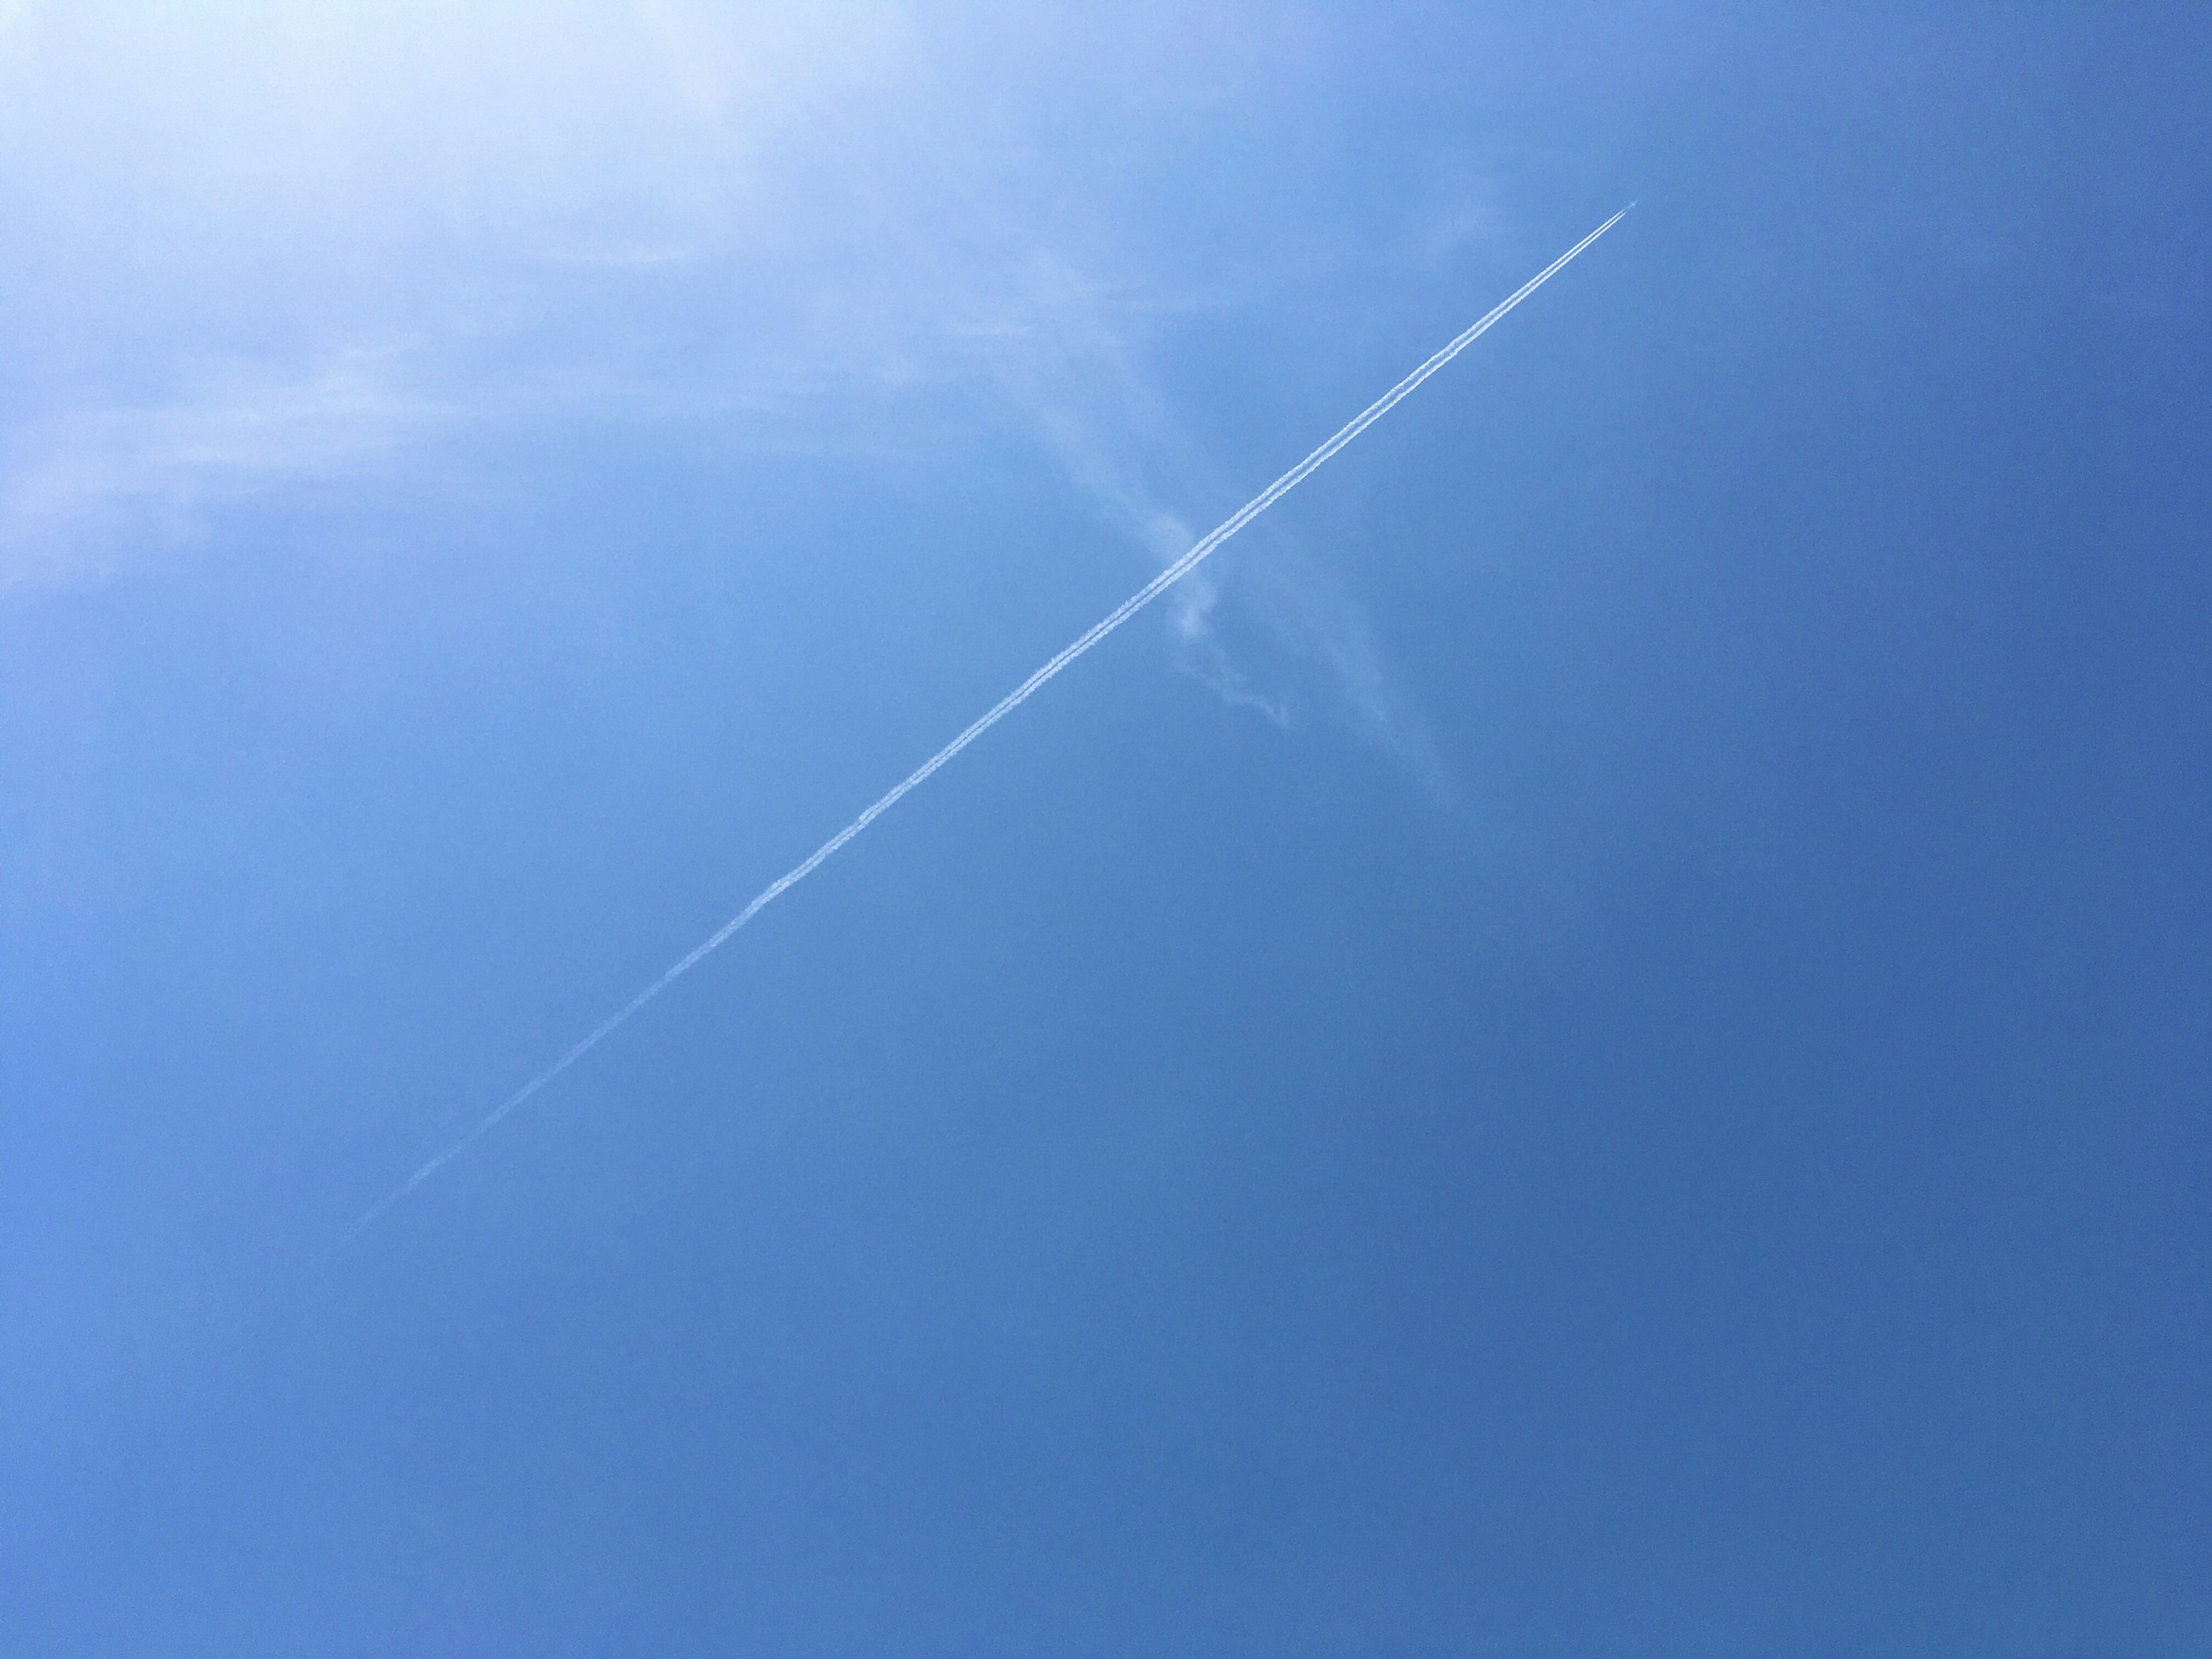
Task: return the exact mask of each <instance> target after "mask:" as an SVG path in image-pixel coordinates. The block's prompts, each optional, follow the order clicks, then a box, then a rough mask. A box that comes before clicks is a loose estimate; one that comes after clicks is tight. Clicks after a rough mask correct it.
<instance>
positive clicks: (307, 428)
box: [0, 350, 449, 587]
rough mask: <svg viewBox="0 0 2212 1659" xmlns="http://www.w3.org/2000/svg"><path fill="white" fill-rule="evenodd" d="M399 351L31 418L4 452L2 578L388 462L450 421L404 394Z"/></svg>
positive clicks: (33, 577)
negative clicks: (150, 401)
mask: <svg viewBox="0 0 2212 1659" xmlns="http://www.w3.org/2000/svg"><path fill="white" fill-rule="evenodd" d="M391 356H392V354H390V353H378V352H370V351H365V350H355V351H348V352H341V353H337V354H334V355H332V356H328V357H325V359H323V360H322V361H320V362H317V363H315V364H313V365H311V366H310V367H309V368H307V370H306V371H305V372H304V373H303V374H299V375H296V376H294V377H289V378H277V377H275V376H272V375H271V374H269V373H267V372H266V371H263V370H259V369H257V368H252V367H248V366H233V367H232V368H228V369H227V370H225V371H223V372H222V373H220V374H215V375H213V376H210V379H209V380H207V381H206V382H204V384H202V385H201V386H197V387H194V388H192V389H191V391H190V392H187V393H185V395H184V396H182V397H180V398H176V399H173V400H172V401H169V402H167V403H166V404H159V405H156V406H153V407H149V408H137V409H133V408H106V409H91V410H82V409H80V410H64V411H60V412H56V413H52V414H48V415H46V416H43V417H42V418H35V419H31V420H26V421H21V422H17V423H16V424H15V426H14V427H13V428H11V429H9V431H8V432H7V433H6V435H5V447H4V449H0V587H5V586H13V585H15V584H18V583H21V582H25V581H33V582H35V581H39V580H42V579H51V578H53V577H55V576H58V575H62V574H82V573H83V572H84V571H85V570H87V569H88V568H90V569H100V568H104V567H105V566H106V564H107V562H109V561H110V560H112V557H113V556H114V550H115V549H116V548H117V547H118V546H120V545H123V544H129V543H143V541H144V540H146V539H147V538H152V539H154V540H155V541H156V542H159V543H167V544H173V543H176V542H180V541H191V540H195V539H197V537H198V536H199V534H200V533H201V532H203V531H204V527H205V521H206V515H207V513H209V512H210V511H211V510H213V509H215V508H217V507H221V506H222V505H223V504H225V503H227V502H231V501H238V500H241V499H243V498H246V497H247V496H250V495H255V494H257V493H258V492H260V491H262V490H264V489H269V488H270V487H272V486H274V485H276V484H280V483H281V484H284V485H290V486H296V485H297V484H299V483H301V482H302V481H319V480H320V481H327V480H331V479H335V478H338V477H349V476H357V475H358V474H360V473H361V472H362V471H364V470H366V469H368V468H371V467H374V466H375V465H380V464H381V463H385V462H388V461H389V460H391V459H392V458H393V456H394V455H395V453H397V452H398V451H399V450H400V449H402V448H403V447H405V446H408V445H410V444H411V443H413V442H415V441H418V440H420V439H421V438H422V437H423V436H425V435H428V432H430V431H431V430H432V429H434V428H435V427H436V426H438V425H439V424H441V422H444V421H445V420H447V418H449V411H447V410H442V409H441V408H439V407H438V406H436V405H435V404H431V403H428V402H427V401H425V400H423V399H422V398H419V397H416V396H414V395H411V394H410V393H408V392H405V391H404V390H402V389H401V387H400V386H399V385H398V383H397V381H396V380H395V379H394V377H393V375H392V373H391V367H390V360H391Z"/></svg>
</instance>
